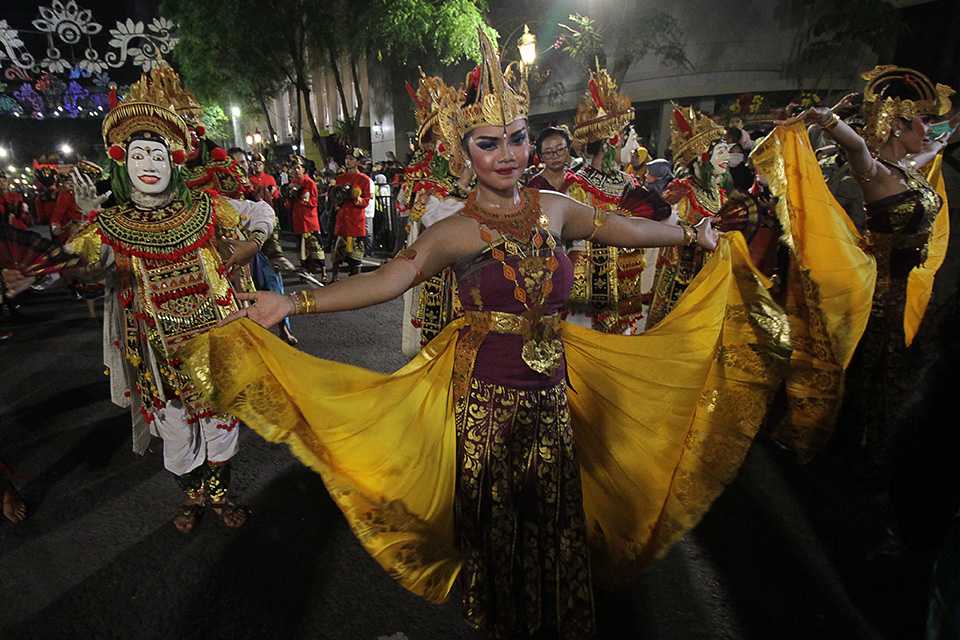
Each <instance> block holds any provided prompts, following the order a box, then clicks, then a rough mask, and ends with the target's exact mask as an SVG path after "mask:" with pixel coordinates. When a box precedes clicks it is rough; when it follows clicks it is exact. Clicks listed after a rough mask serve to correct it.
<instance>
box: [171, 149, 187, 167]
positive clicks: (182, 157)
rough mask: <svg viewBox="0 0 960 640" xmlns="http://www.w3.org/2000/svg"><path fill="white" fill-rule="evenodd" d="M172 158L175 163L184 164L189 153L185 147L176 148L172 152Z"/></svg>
mask: <svg viewBox="0 0 960 640" xmlns="http://www.w3.org/2000/svg"><path fill="white" fill-rule="evenodd" d="M170 159H171V160H172V161H173V164H183V163H184V162H186V161H187V154H186V152H185V151H184V150H183V149H176V150H175V151H174V152H173V153H172V154H170Z"/></svg>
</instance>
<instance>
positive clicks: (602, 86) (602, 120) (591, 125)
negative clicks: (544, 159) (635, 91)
mask: <svg viewBox="0 0 960 640" xmlns="http://www.w3.org/2000/svg"><path fill="white" fill-rule="evenodd" d="M633 117H634V112H633V103H632V102H631V101H630V98H628V97H627V96H625V95H623V94H622V93H620V92H619V91H617V83H616V81H615V80H614V79H613V78H611V77H610V74H609V73H607V70H606V69H597V70H596V71H591V72H590V78H589V79H588V80H587V92H586V93H585V94H584V95H583V96H582V97H581V98H580V102H579V104H577V115H576V117H575V118H574V124H573V146H574V147H575V148H576V149H577V151H580V152H581V153H582V151H583V147H585V146H586V145H588V144H590V143H591V142H596V141H597V140H608V139H610V138H612V137H614V136H615V135H617V134H619V133H620V132H621V131H623V128H624V127H625V126H627V125H628V124H630V123H631V122H632V121H633Z"/></svg>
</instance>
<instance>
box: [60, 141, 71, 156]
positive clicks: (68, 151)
mask: <svg viewBox="0 0 960 640" xmlns="http://www.w3.org/2000/svg"><path fill="white" fill-rule="evenodd" d="M60 153H62V154H63V155H65V156H68V155H70V154H71V153H73V147H71V146H70V145H69V144H67V143H66V142H64V143H63V144H62V145H60Z"/></svg>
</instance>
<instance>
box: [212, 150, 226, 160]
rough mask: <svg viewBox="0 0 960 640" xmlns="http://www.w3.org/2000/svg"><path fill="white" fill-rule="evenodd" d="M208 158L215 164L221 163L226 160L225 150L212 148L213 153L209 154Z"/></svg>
mask: <svg viewBox="0 0 960 640" xmlns="http://www.w3.org/2000/svg"><path fill="white" fill-rule="evenodd" d="M210 157H211V158H213V159H214V160H216V161H217V162H222V161H224V160H226V159H227V150H226V149H224V148H223V147H214V148H213V151H211V152H210Z"/></svg>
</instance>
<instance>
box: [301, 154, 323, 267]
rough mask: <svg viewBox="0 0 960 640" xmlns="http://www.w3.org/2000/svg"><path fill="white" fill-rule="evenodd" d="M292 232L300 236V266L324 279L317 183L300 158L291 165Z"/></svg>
mask: <svg viewBox="0 0 960 640" xmlns="http://www.w3.org/2000/svg"><path fill="white" fill-rule="evenodd" d="M293 185H294V195H293V231H294V233H299V234H300V264H301V266H303V268H304V269H306V270H307V271H312V272H314V273H317V272H319V273H320V274H321V277H324V278H325V277H326V256H325V255H324V253H323V247H321V246H320V239H319V237H318V236H319V234H320V218H319V217H318V215H317V203H318V200H317V183H316V182H314V181H313V179H312V178H311V177H310V176H308V175H307V170H306V167H304V166H303V160H301V159H300V157H299V156H298V157H296V158H295V159H294V164H293Z"/></svg>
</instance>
